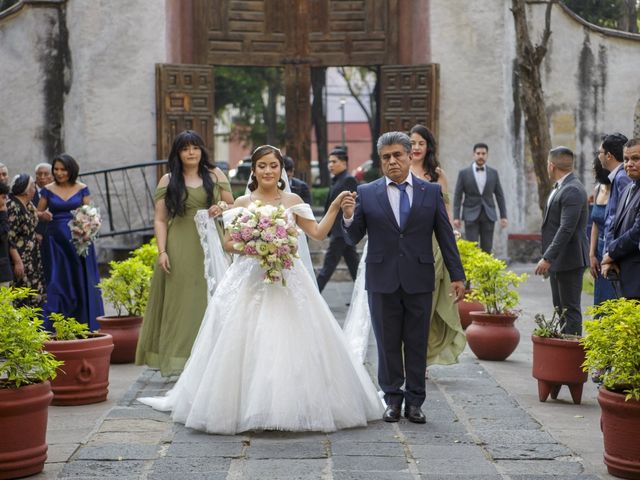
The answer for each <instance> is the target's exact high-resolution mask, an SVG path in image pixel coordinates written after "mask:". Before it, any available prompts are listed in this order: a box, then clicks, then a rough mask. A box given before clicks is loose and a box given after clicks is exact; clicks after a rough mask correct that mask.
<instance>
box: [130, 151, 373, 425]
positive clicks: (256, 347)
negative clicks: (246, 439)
mask: <svg viewBox="0 0 640 480" xmlns="http://www.w3.org/2000/svg"><path fill="white" fill-rule="evenodd" d="M283 163H284V162H283V157H282V154H281V153H280V150H278V149H277V148H275V147H272V146H269V145H264V146H262V147H258V148H257V149H256V150H255V151H254V152H253V154H252V156H251V166H252V176H251V182H250V184H249V190H250V193H249V194H248V195H245V196H242V197H240V198H238V199H237V200H236V202H235V204H234V207H235V208H233V209H231V210H229V211H227V212H225V214H224V219H225V225H226V227H227V233H226V237H225V249H226V250H227V251H228V252H232V253H236V254H238V255H237V256H236V259H235V261H234V262H233V263H232V265H231V266H230V267H229V269H228V270H227V272H226V274H225V275H224V276H223V278H222V279H221V281H220V283H219V284H218V286H217V289H216V291H215V294H214V295H213V297H212V299H211V300H210V302H209V306H208V307H207V312H206V314H205V318H204V320H203V322H202V326H201V327H200V331H199V333H198V337H197V338H196V341H195V343H194V346H193V350H192V351H191V356H190V358H189V361H188V362H187V364H186V366H185V369H184V371H183V373H182V375H181V376H180V379H179V380H178V382H177V383H176V385H175V387H174V388H173V389H172V390H171V391H170V392H169V393H168V394H167V395H166V396H165V397H154V398H143V399H140V401H141V402H143V403H146V404H148V405H151V406H152V407H154V408H157V409H159V410H172V412H173V413H172V417H173V419H174V420H175V421H177V422H181V423H184V424H185V425H186V426H187V427H191V428H195V429H198V430H204V431H206V432H210V433H222V434H235V433H237V432H243V431H247V430H262V429H265V430H288V431H323V432H330V431H334V430H336V429H341V428H348V427H356V426H364V425H366V424H367V422H368V421H370V420H377V419H379V418H380V416H381V414H382V411H383V410H384V408H383V407H382V403H381V401H380V399H379V397H378V394H377V391H376V388H375V386H374V385H373V383H372V381H371V379H370V377H369V375H368V373H367V372H366V371H365V369H364V367H363V366H362V364H361V363H360V362H359V361H358V360H356V359H355V358H353V357H352V356H351V354H350V352H349V349H348V346H347V343H346V341H345V338H344V336H343V333H342V330H341V329H340V327H339V325H338V323H337V322H336V321H335V318H334V317H333V315H332V313H331V311H330V310H329V307H328V306H327V304H326V303H325V301H324V299H323V298H322V296H321V295H320V293H319V292H318V288H317V286H316V284H315V281H314V277H313V276H312V274H310V273H309V271H308V269H307V268H305V266H304V265H303V263H302V262H301V260H300V259H299V258H298V256H297V245H298V239H299V238H300V237H299V235H298V230H297V228H296V226H297V227H300V229H302V230H303V231H304V232H305V233H306V234H307V235H309V236H310V237H311V238H314V239H319V240H320V239H323V238H325V237H326V236H327V233H328V232H329V230H330V229H331V226H332V225H333V222H334V220H335V218H336V216H337V215H338V213H339V212H340V202H341V201H342V198H343V196H344V195H347V194H348V192H344V193H343V194H342V195H341V196H339V197H338V198H336V199H335V200H334V202H333V203H332V204H331V206H330V208H329V210H328V211H327V214H326V215H325V217H324V218H323V219H322V220H321V221H320V223H317V222H316V221H315V217H314V215H313V213H312V211H311V208H310V207H309V205H307V204H305V203H303V201H302V199H301V198H300V197H299V196H298V195H295V194H292V193H289V192H286V191H284V189H285V185H286V181H285V177H286V176H284V175H282V171H283Z"/></svg>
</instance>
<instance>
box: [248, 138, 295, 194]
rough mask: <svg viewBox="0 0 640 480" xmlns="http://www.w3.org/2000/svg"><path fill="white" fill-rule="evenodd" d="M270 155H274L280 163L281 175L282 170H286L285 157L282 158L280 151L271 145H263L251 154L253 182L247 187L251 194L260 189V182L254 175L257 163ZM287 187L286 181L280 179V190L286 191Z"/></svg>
mask: <svg viewBox="0 0 640 480" xmlns="http://www.w3.org/2000/svg"><path fill="white" fill-rule="evenodd" d="M270 153H273V154H274V155H275V156H276V158H277V159H278V162H279V163H280V174H281V175H282V170H284V157H283V156H282V152H281V151H280V149H278V148H276V147H272V146H271V145H262V146H261V147H258V148H256V149H255V150H254V151H253V153H252V154H251V182H250V183H249V185H248V186H247V188H248V189H249V191H250V192H253V191H254V190H255V189H256V188H258V180H257V179H256V176H255V175H254V173H253V172H255V170H256V163H258V160H260V159H261V158H262V157H264V156H265V155H269V154H270ZM285 186H286V185H285V183H284V181H283V180H282V178H280V179H279V180H278V188H279V189H280V190H284V188H285Z"/></svg>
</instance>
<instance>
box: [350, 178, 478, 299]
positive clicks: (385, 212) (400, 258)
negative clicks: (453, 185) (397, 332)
mask: <svg viewBox="0 0 640 480" xmlns="http://www.w3.org/2000/svg"><path fill="white" fill-rule="evenodd" d="M342 227H343V230H344V237H345V241H346V242H347V243H349V244H351V245H356V244H357V243H358V242H359V241H360V240H361V239H362V237H363V236H364V235H365V234H366V233H368V236H369V245H368V247H367V249H368V251H367V258H366V260H365V262H366V265H367V268H366V274H365V288H366V289H367V290H368V291H369V292H376V293H393V292H395V291H396V290H398V288H400V287H401V288H402V289H403V290H404V291H405V292H407V293H410V294H414V293H428V292H432V291H433V289H434V258H433V245H432V239H433V234H434V233H435V236H436V239H437V241H438V244H439V246H440V250H441V251H442V257H443V259H444V263H445V265H446V267H447V270H448V271H449V274H450V276H451V280H452V281H456V280H462V281H464V279H465V277H464V270H463V268H462V263H461V262H460V255H459V253H458V247H457V246H456V241H455V237H454V235H453V229H452V228H451V224H450V223H449V217H448V215H447V210H446V208H445V205H444V200H443V199H442V191H441V189H440V185H438V184H436V183H428V182H425V181H423V180H420V179H419V178H417V177H416V176H415V175H414V176H413V202H412V204H411V212H410V214H409V219H408V220H407V224H406V225H405V228H404V230H400V227H399V226H398V223H397V222H396V219H395V216H394V215H393V210H392V208H391V204H390V203H389V197H388V195H387V183H386V178H385V177H382V178H379V179H378V180H376V181H374V182H371V183H368V184H363V185H360V186H358V197H357V200H356V208H355V212H354V216H353V222H352V223H351V225H349V227H345V225H344V223H343V224H342Z"/></svg>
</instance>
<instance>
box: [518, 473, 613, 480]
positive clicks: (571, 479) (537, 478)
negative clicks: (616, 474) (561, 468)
mask: <svg viewBox="0 0 640 480" xmlns="http://www.w3.org/2000/svg"><path fill="white" fill-rule="evenodd" d="M509 478H510V479H511V480H552V479H555V478H558V477H557V476H556V475H553V474H552V475H509ZM562 478H563V480H601V477H599V476H597V475H582V474H580V475H566V476H563V477H562ZM612 478H613V477H612Z"/></svg>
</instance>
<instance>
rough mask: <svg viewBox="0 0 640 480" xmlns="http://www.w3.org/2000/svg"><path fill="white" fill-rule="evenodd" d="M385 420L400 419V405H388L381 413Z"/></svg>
mask: <svg viewBox="0 0 640 480" xmlns="http://www.w3.org/2000/svg"><path fill="white" fill-rule="evenodd" d="M382 419H383V420H384V421H385V422H397V421H398V420H400V405H389V406H388V407H387V409H386V410H385V411H384V414H383V415H382Z"/></svg>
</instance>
